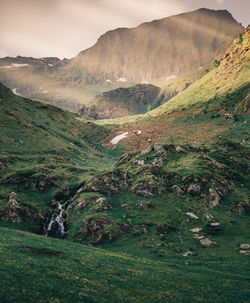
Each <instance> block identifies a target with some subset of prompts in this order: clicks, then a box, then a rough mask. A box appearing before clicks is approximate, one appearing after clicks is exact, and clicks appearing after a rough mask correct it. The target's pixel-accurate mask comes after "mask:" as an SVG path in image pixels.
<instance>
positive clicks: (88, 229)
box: [80, 216, 112, 244]
mask: <svg viewBox="0 0 250 303" xmlns="http://www.w3.org/2000/svg"><path fill="white" fill-rule="evenodd" d="M110 223H111V220H110V219H108V218H105V217H92V216H89V217H87V218H86V219H85V220H84V222H83V224H82V227H81V229H80V234H81V236H82V237H83V238H85V237H87V236H88V235H90V236H91V239H92V240H91V243H92V244H98V243H102V242H105V241H106V240H109V241H111V240H112V236H111V234H109V232H107V231H105V227H106V226H107V225H109V224H110Z"/></svg>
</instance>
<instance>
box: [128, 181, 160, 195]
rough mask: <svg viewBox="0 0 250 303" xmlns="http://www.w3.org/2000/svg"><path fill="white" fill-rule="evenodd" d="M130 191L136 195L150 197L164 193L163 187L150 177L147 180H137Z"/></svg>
mask: <svg viewBox="0 0 250 303" xmlns="http://www.w3.org/2000/svg"><path fill="white" fill-rule="evenodd" d="M131 192H132V193H134V194H136V195H137V196H142V197H151V196H155V195H159V194H162V193H164V192H165V189H164V187H163V186H162V185H160V184H158V183H157V182H156V181H155V180H154V179H153V178H152V179H151V180H149V181H148V180H147V181H146V180H145V181H140V182H137V183H136V184H134V185H133V186H132V188H131Z"/></svg>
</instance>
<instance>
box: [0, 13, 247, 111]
mask: <svg viewBox="0 0 250 303" xmlns="http://www.w3.org/2000/svg"><path fill="white" fill-rule="evenodd" d="M242 29H243V28H242V26H241V25H240V24H239V23H238V22H237V21H236V20H235V19H234V18H233V17H232V15H231V14H230V13H229V12H228V11H225V10H222V11H214V10H208V9H199V10H197V11H193V12H189V13H185V14H180V15H177V16H172V17H168V18H164V19H161V20H156V21H153V22H148V23H143V24H142V25H140V26H138V27H136V28H132V29H126V28H121V29H116V30H113V31H110V32H107V33H106V34H104V35H103V36H101V37H100V38H99V39H98V42H97V43H96V44H95V45H94V46H92V47H91V48H89V49H87V50H84V51H82V52H80V53H79V55H78V56H76V57H75V58H73V59H71V60H63V61H61V60H59V59H58V60H57V59H45V60H44V59H43V60H40V59H32V58H25V57H17V58H9V57H6V58H3V59H0V80H1V81H2V82H3V83H4V84H5V85H7V86H8V87H10V88H12V89H14V92H15V93H18V94H21V95H22V96H25V97H29V98H36V99H40V100H44V101H47V102H49V103H52V104H56V105H58V106H61V107H63V108H66V109H69V110H73V111H77V110H78V109H79V108H80V107H81V104H87V103H89V102H91V101H92V100H93V98H94V97H95V96H96V95H98V94H100V93H102V92H103V91H108V90H111V89H114V88H117V87H120V86H122V87H127V86H131V85H133V84H136V83H141V82H144V83H148V82H154V81H166V80H167V79H171V78H175V77H178V76H179V75H183V74H186V73H189V72H191V71H194V70H195V69H198V68H200V67H202V66H204V65H207V64H209V63H210V62H211V61H212V60H213V59H214V58H215V57H216V56H217V55H219V54H220V53H222V52H223V51H224V50H225V49H226V47H227V46H228V45H229V44H230V43H231V42H232V41H233V39H234V38H235V37H236V36H237V35H238V34H239V33H240V32H241V30H242ZM51 60H52V61H53V62H49V61H51ZM20 64H21V65H20Z"/></svg>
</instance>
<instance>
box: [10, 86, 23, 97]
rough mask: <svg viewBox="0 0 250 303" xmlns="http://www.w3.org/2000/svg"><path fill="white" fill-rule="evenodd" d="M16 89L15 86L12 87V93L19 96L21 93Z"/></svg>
mask: <svg viewBox="0 0 250 303" xmlns="http://www.w3.org/2000/svg"><path fill="white" fill-rule="evenodd" d="M16 90H17V88H13V89H12V92H13V94H15V95H17V96H21V94H19V93H18V92H17V91H16Z"/></svg>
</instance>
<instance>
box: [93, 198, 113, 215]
mask: <svg viewBox="0 0 250 303" xmlns="http://www.w3.org/2000/svg"><path fill="white" fill-rule="evenodd" d="M110 208H112V206H111V205H110V204H109V203H108V202H107V199H106V198H99V199H97V200H96V201H95V206H94V210H95V211H97V212H102V211H106V210H108V209H110Z"/></svg>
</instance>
